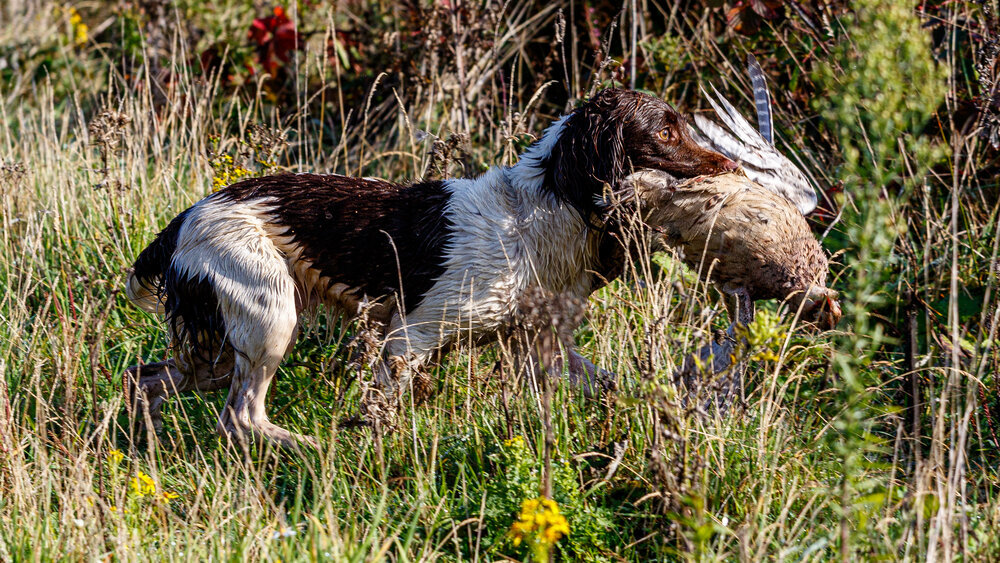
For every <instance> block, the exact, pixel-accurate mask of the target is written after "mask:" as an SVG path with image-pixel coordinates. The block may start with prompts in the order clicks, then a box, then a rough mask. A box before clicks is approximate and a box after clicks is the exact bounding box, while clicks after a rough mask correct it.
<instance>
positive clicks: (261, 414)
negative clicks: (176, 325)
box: [216, 240, 316, 449]
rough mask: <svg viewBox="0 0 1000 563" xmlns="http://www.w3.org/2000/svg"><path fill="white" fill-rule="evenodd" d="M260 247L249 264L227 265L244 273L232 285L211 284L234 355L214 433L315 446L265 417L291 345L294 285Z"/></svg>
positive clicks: (279, 262)
mask: <svg viewBox="0 0 1000 563" xmlns="http://www.w3.org/2000/svg"><path fill="white" fill-rule="evenodd" d="M261 242H262V245H263V246H264V248H259V249H258V252H254V253H253V262H252V263H250V262H248V263H241V264H228V266H229V267H230V268H234V267H239V268H245V271H243V272H234V271H233V270H232V269H230V270H229V276H230V278H229V279H230V280H233V281H235V283H225V282H221V281H220V282H218V283H216V293H217V296H218V297H219V302H220V304H222V306H221V311H222V316H223V320H224V323H225V326H226V332H227V334H226V338H227V340H228V342H229V343H230V344H232V346H233V348H234V349H235V350H236V359H235V369H234V370H233V378H232V384H231V385H230V387H229V396H228V397H227V399H226V404H225V406H224V407H223V411H222V413H221V414H220V415H219V424H218V429H219V432H220V433H221V434H222V435H223V436H225V437H228V438H230V439H235V440H240V441H245V440H264V441H268V442H271V443H274V444H276V445H279V446H282V447H285V448H289V449H295V448H296V447H298V446H299V445H300V444H306V445H310V446H313V447H315V446H316V442H315V441H314V440H313V439H312V438H310V437H307V436H302V435H300V434H295V433H293V432H289V431H288V430H285V429H284V428H281V427H279V426H277V425H275V424H273V423H272V422H271V421H270V419H269V418H268V416H267V410H266V403H265V402H266V399H267V391H268V388H269V387H270V385H271V381H272V380H273V379H274V375H275V372H277V370H278V366H279V365H280V364H281V361H282V360H283V359H284V358H285V356H286V355H287V354H288V352H290V351H291V348H292V346H293V345H294V344H295V339H296V337H297V335H298V311H297V309H296V303H295V283H294V280H293V279H292V277H291V275H290V273H289V272H288V268H287V266H286V264H285V262H284V260H283V259H281V258H280V257H279V256H277V255H273V254H271V253H270V252H268V248H267V246H268V244H269V243H268V242H267V241H266V240H262V241H261ZM244 274H245V275H246V276H247V277H244ZM240 281H249V282H252V283H239V282H240Z"/></svg>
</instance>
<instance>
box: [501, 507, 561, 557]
mask: <svg viewBox="0 0 1000 563" xmlns="http://www.w3.org/2000/svg"><path fill="white" fill-rule="evenodd" d="M565 535H569V522H567V521H566V517H565V516H563V515H562V514H561V513H560V512H559V505H558V504H556V502H555V501H554V500H552V499H548V498H545V497H539V498H534V499H527V500H525V501H524V502H522V503H521V512H520V513H519V514H518V515H517V521H515V522H514V523H513V524H511V527H510V537H511V540H512V541H513V543H514V545H515V546H519V545H521V542H522V541H524V540H529V541H530V542H531V545H532V550H533V551H534V552H535V559H538V560H545V561H547V560H548V553H549V551H550V550H551V549H552V546H553V545H555V544H556V542H558V541H559V540H560V539H561V538H562V537H563V536H565Z"/></svg>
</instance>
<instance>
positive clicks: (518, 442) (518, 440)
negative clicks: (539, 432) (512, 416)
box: [503, 436, 524, 448]
mask: <svg viewBox="0 0 1000 563" xmlns="http://www.w3.org/2000/svg"><path fill="white" fill-rule="evenodd" d="M503 445H504V447H505V448H509V447H511V446H515V447H520V446H523V445H524V438H522V437H520V436H514V437H513V438H511V439H510V440H504V441H503Z"/></svg>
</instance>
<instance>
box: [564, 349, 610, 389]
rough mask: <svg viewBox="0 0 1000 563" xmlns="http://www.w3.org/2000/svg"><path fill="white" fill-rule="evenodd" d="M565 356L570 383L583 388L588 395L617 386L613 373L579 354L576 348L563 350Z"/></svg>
mask: <svg viewBox="0 0 1000 563" xmlns="http://www.w3.org/2000/svg"><path fill="white" fill-rule="evenodd" d="M565 355H566V356H567V360H568V361H567V362H566V368H565V371H566V374H567V377H568V378H569V381H570V383H572V384H573V385H575V386H577V387H579V388H581V389H583V392H584V394H586V395H587V396H588V397H594V396H596V395H598V394H599V393H600V392H601V391H614V390H615V389H617V388H618V382H617V378H616V377H615V374H614V373H611V372H610V371H607V370H604V369H601V368H599V367H597V366H595V365H594V364H593V362H591V361H590V360H588V359H587V358H585V357H583V356H582V355H580V353H579V352H577V351H576V348H570V349H568V350H566V351H565Z"/></svg>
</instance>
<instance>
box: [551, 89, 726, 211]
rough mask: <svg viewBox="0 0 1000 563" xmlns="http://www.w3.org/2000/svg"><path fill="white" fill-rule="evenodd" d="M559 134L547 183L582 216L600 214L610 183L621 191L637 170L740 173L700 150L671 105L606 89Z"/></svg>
mask: <svg viewBox="0 0 1000 563" xmlns="http://www.w3.org/2000/svg"><path fill="white" fill-rule="evenodd" d="M553 129H556V131H553V133H557V135H558V136H557V137H556V138H555V139H554V141H550V142H552V145H551V148H550V151H549V153H548V155H547V158H546V163H545V164H546V166H545V181H546V184H547V185H548V186H549V188H550V189H552V190H554V191H555V192H556V193H557V194H558V195H559V196H560V197H562V198H563V199H565V200H566V201H568V202H570V203H571V204H572V205H573V206H574V207H576V208H577V209H580V210H581V211H591V210H594V207H595V205H596V204H595V200H596V199H597V198H599V197H600V196H601V193H602V188H603V186H604V184H609V185H612V186H616V185H618V184H619V183H620V182H621V181H622V180H624V179H625V177H626V176H627V175H628V174H630V173H631V172H632V170H634V169H640V168H652V169H656V170H662V171H664V172H668V173H670V174H671V175H673V176H676V177H678V178H691V177H694V176H701V175H707V174H720V173H723V172H731V171H733V170H736V168H737V164H736V163H735V162H733V161H732V160H730V159H728V158H726V157H725V156H723V155H721V154H719V153H717V152H715V151H712V150H709V149H706V148H703V147H701V146H700V145H698V144H697V143H696V142H695V141H694V140H693V139H692V138H691V135H690V134H689V133H688V126H687V123H686V122H685V120H684V117H683V116H682V115H681V114H679V113H677V111H675V110H674V108H672V107H670V104H668V103H666V102H664V101H663V100H660V99H658V98H654V97H653V96H649V95H647V94H642V93H639V92H634V91H631V90H621V89H617V88H609V89H607V90H603V91H601V92H600V93H598V94H597V95H596V96H594V97H593V98H592V99H591V100H590V101H589V102H587V103H586V104H584V105H582V106H580V107H579V108H577V109H576V110H574V111H573V112H572V113H571V114H569V115H568V116H567V117H565V118H564V119H563V120H562V121H560V122H559V123H557V125H556V126H554V127H553ZM547 135H548V134H547ZM543 142H544V140H543Z"/></svg>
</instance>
